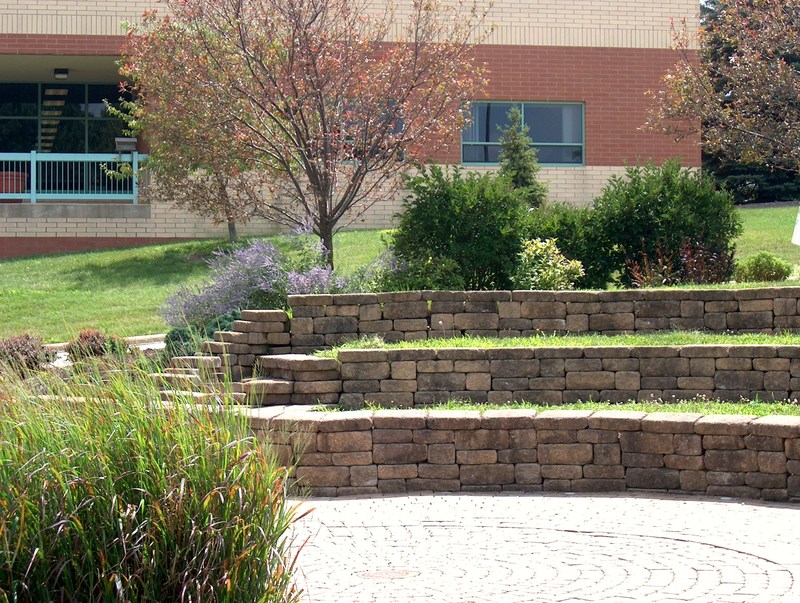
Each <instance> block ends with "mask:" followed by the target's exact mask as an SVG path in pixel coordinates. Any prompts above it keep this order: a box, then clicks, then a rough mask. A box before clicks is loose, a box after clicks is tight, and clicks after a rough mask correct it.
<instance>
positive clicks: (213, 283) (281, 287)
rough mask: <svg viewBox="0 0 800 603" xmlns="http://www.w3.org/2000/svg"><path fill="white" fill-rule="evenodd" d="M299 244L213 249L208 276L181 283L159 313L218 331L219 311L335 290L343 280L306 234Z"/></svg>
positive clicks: (274, 304) (176, 323)
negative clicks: (283, 249) (286, 250)
mask: <svg viewBox="0 0 800 603" xmlns="http://www.w3.org/2000/svg"><path fill="white" fill-rule="evenodd" d="M295 241H299V245H300V247H299V248H294V247H292V248H290V252H291V257H290V255H289V254H284V253H282V252H281V251H280V250H279V249H278V248H277V247H276V246H275V245H272V244H271V243H267V242H265V241H258V240H256V241H252V242H250V243H249V244H247V245H246V246H243V247H237V248H235V249H233V250H231V251H221V252H216V253H215V254H214V257H213V258H212V259H211V260H210V261H209V263H208V264H209V267H210V268H211V276H210V277H209V279H208V280H207V281H205V282H204V283H202V284H200V285H196V286H193V287H180V288H179V289H178V290H177V291H176V292H175V293H173V294H172V295H171V296H170V297H169V298H168V299H167V301H166V302H165V304H164V306H163V308H162V309H161V312H162V316H163V317H164V320H165V321H166V322H167V324H168V325H170V326H172V327H185V326H189V327H194V328H196V329H197V330H198V333H200V334H202V333H204V332H207V331H209V329H210V332H212V333H213V331H218V330H220V329H219V328H217V326H216V325H215V324H213V323H215V321H216V320H217V319H218V318H220V317H222V316H223V315H230V314H231V313H232V312H238V311H240V310H245V309H248V308H262V309H269V308H285V307H286V296H287V295H297V294H309V293H338V292H340V291H344V290H345V289H346V287H347V283H346V282H345V281H344V279H341V278H339V277H337V276H335V275H334V273H333V270H332V269H330V268H329V267H327V266H323V265H321V264H320V263H321V262H324V258H325V255H324V253H323V250H322V249H321V248H320V247H319V246H318V245H316V243H315V242H313V241H311V240H310V239H309V238H308V237H305V238H304V239H303V240H302V241H300V240H299V239H295Z"/></svg>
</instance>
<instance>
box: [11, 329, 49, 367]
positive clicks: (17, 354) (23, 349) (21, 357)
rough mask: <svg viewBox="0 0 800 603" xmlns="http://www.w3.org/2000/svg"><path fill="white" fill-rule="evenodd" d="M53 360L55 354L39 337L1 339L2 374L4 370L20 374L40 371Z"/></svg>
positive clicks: (24, 336) (22, 336)
mask: <svg viewBox="0 0 800 603" xmlns="http://www.w3.org/2000/svg"><path fill="white" fill-rule="evenodd" d="M52 360H53V354H52V353H51V352H49V351H48V350H47V349H45V347H44V345H43V344H42V340H41V339H39V338H38V337H34V336H33V335H29V334H24V335H15V336H14V337H8V338H6V339H0V374H2V373H3V371H4V370H7V371H13V372H14V373H18V374H25V373H26V372H28V371H38V370H40V369H42V368H44V365H45V364H47V363H48V362H51V361H52Z"/></svg>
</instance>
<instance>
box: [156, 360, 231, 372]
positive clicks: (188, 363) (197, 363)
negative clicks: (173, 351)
mask: <svg viewBox="0 0 800 603" xmlns="http://www.w3.org/2000/svg"><path fill="white" fill-rule="evenodd" d="M169 364H170V367H172V368H195V369H199V370H201V371H208V370H209V369H220V368H222V359H221V358H219V357H217V356H175V357H174V358H173V359H172V360H170V362H169Z"/></svg>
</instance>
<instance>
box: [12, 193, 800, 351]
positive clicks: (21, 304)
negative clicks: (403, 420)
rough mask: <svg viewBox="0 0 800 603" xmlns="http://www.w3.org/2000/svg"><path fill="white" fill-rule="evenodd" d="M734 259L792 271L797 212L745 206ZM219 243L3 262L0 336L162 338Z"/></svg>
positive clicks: (351, 254)
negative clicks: (172, 308) (778, 263)
mask: <svg viewBox="0 0 800 603" xmlns="http://www.w3.org/2000/svg"><path fill="white" fill-rule="evenodd" d="M741 215H742V221H743V224H744V233H743V234H742V236H741V237H740V238H739V239H738V240H737V257H738V258H744V257H747V256H748V255H752V254H754V253H755V252H756V251H759V250H761V249H766V250H769V251H772V252H773V253H775V254H776V255H778V256H779V257H781V258H783V259H785V260H788V261H790V262H791V263H792V264H794V265H795V272H796V273H800V247H795V246H794V245H792V244H791V238H792V232H793V230H794V223H795V218H796V215H797V208H796V207H793V206H785V207H775V206H771V207H752V208H751V207H744V208H742V209H741ZM383 235H384V231H378V230H366V231H365V230H361V231H350V232H344V233H340V234H338V235H337V236H336V247H335V251H336V257H335V261H336V265H337V269H338V270H340V271H341V272H342V273H344V274H347V273H351V272H353V271H354V270H356V269H357V268H359V267H360V266H363V265H364V264H366V263H368V262H369V261H371V260H372V259H373V258H375V257H376V256H377V255H378V254H380V252H381V251H382V250H383V249H384V243H383ZM220 245H224V242H223V241H220V240H212V241H193V242H188V243H176V244H170V245H153V246H147V247H137V248H132V249H116V250H110V251H95V252H89V253H73V254H62V255H53V256H40V257H35V258H23V259H15V260H2V261H0V320H2V323H0V337H8V336H10V335H17V334H20V333H24V332H28V333H32V334H34V335H38V336H40V337H42V338H43V339H44V340H45V341H47V342H55V341H65V340H67V339H70V338H71V337H73V336H74V335H75V334H76V333H77V332H78V331H79V330H80V329H82V328H86V327H92V328H98V329H103V330H105V331H109V332H114V333H116V334H118V335H122V336H127V335H143V334H149V333H159V332H163V331H164V330H165V329H166V325H165V324H164V322H163V321H162V319H161V317H160V316H159V313H158V310H159V308H160V307H161V305H162V304H163V302H164V300H165V299H166V298H167V296H168V295H169V294H170V293H171V292H172V291H174V290H175V289H176V288H177V287H178V286H179V285H181V284H191V283H193V282H198V281H200V280H202V279H203V278H204V277H205V276H206V275H207V274H208V267H207V266H206V263H205V260H206V259H207V258H208V257H209V256H210V255H211V253H212V251H213V250H214V249H216V248H218V247H219V246H220Z"/></svg>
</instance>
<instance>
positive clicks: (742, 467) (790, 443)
mask: <svg viewBox="0 0 800 603" xmlns="http://www.w3.org/2000/svg"><path fill="white" fill-rule="evenodd" d="M251 413H252V417H253V418H252V426H253V428H254V430H256V433H258V434H260V436H261V437H263V438H266V439H270V440H271V441H272V442H273V443H275V444H276V445H277V447H278V449H279V450H281V451H282V452H283V453H284V455H285V456H286V457H287V458H288V457H289V455H290V452H291V448H292V444H294V447H295V448H298V447H302V448H303V449H304V452H303V453H302V454H301V455H300V457H299V461H298V465H297V468H296V471H295V476H296V478H297V480H298V481H299V482H300V483H301V484H303V485H305V486H307V487H308V488H309V491H310V493H311V494H312V495H318V496H346V495H354V494H374V493H404V492H414V491H434V492H498V491H501V490H518V491H570V492H611V491H625V490H647V491H657V492H683V493H698V494H706V495H712V496H734V497H742V498H763V499H767V500H800V417H785V416H770V417H762V418H756V417H752V416H725V415H710V416H702V415H699V414H686V413H651V414H647V413H641V412H619V411H601V412H591V411H545V412H540V413H538V414H537V413H536V412H534V411H529V410H505V411H489V412H486V413H484V414H480V413H478V412H454V411H422V410H407V411H389V410H381V411H376V412H368V411H358V412H345V413H324V412H309V411H299V410H298V409H296V408H288V409H282V408H281V409H277V408H273V409H267V408H265V409H257V410H252V411H251Z"/></svg>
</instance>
